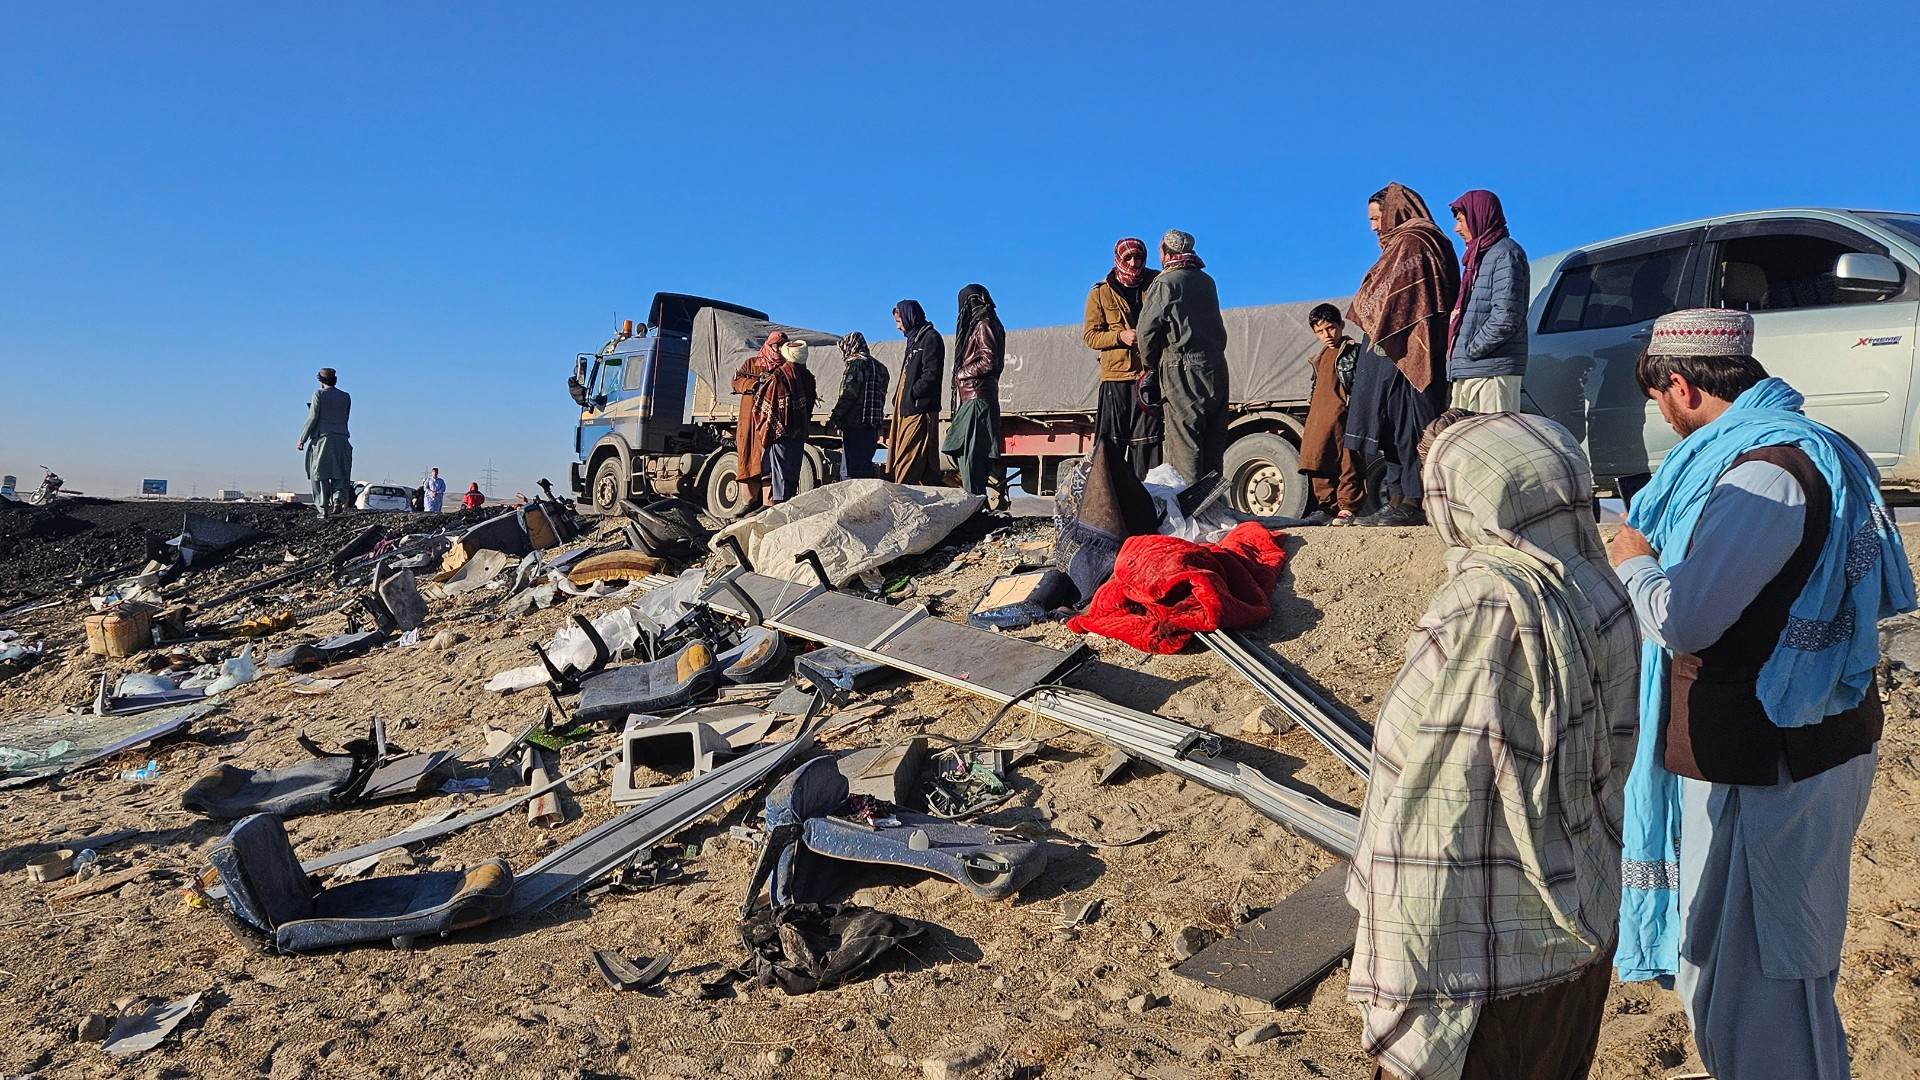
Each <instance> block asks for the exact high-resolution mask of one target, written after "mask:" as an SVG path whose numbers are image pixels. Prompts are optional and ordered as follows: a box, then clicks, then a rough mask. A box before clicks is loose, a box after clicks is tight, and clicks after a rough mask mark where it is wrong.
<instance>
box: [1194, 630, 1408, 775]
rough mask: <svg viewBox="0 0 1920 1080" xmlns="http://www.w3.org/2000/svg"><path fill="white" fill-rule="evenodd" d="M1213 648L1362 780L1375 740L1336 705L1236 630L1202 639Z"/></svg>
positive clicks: (1201, 638) (1212, 632)
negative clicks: (1235, 631)
mask: <svg viewBox="0 0 1920 1080" xmlns="http://www.w3.org/2000/svg"><path fill="white" fill-rule="evenodd" d="M1199 637H1200V640H1201V641H1203V642H1205V643H1206V646H1207V648H1209V649H1212V650H1213V651H1214V652H1215V653H1217V654H1218V655H1219V656H1220V658H1221V659H1222V660H1225V661H1226V662H1227V666H1228V667H1231V668H1232V669H1233V670H1235V671H1237V672H1239V673H1240V675H1241V676H1242V677H1243V678H1245V679H1246V680H1247V681H1248V682H1250V683H1252V684H1253V685H1254V688H1255V689H1256V690H1259V691H1260V692H1261V693H1262V694H1265V695H1266V696H1267V699H1268V700H1269V701H1272V702H1273V703H1274V704H1275V705H1276V706H1278V707H1279V708H1280V711H1281V712H1284V713H1286V714H1287V715H1288V716H1289V717H1292V718H1293V721H1294V722H1295V723H1297V724H1299V725H1300V726H1301V727H1303V728H1305V729H1307V734H1309V735H1312V736H1313V737H1314V738H1316V739H1318V740H1320V742H1321V744H1322V745H1324V746H1325V747H1326V748H1327V749H1329V750H1331V751H1333V755H1334V756H1335V757H1337V758H1339V759H1340V760H1341V761H1342V762H1345V763H1346V766H1347V768H1349V769H1352V770H1353V771H1354V772H1355V773H1357V774H1358V775H1359V776H1360V777H1361V778H1362V779H1364V778H1365V777H1366V775H1367V769H1368V767H1369V764H1370V762H1371V759H1372V757H1373V737H1372V735H1371V734H1369V733H1368V732H1367V731H1365V730H1364V729H1363V728H1361V727H1360V726H1359V725H1358V724H1355V723H1354V722H1353V721H1352V720H1350V719H1348V718H1347V715H1346V714H1345V713H1343V712H1341V711H1340V710H1339V709H1338V708H1336V707H1334V705H1333V703H1332V702H1330V701H1328V700H1327V699H1325V698H1323V697H1321V696H1320V695H1319V693H1317V692H1316V691H1314V690H1313V689H1311V688H1310V687H1308V686H1306V685H1305V684H1304V683H1303V682H1302V681H1301V680H1300V679H1299V677H1298V676H1296V675H1295V674H1294V673H1293V672H1291V671H1289V670H1288V669H1287V668H1286V667H1285V666H1283V665H1282V664H1281V662H1280V661H1279V659H1277V658H1276V657H1275V656H1274V655H1273V654H1272V653H1270V652H1268V651H1267V650H1265V649H1263V648H1261V647H1260V646H1258V645H1255V644H1252V643H1250V642H1248V641H1247V640H1246V639H1245V638H1243V637H1241V636H1240V635H1239V634H1236V633H1234V632H1233V631H1230V630H1215V631H1211V632H1207V633H1202V634H1200V635H1199Z"/></svg>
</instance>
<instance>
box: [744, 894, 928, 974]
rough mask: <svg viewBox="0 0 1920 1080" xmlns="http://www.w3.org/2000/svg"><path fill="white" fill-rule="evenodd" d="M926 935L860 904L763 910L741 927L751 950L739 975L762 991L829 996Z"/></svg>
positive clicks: (922, 927) (915, 923) (914, 923)
mask: <svg viewBox="0 0 1920 1080" xmlns="http://www.w3.org/2000/svg"><path fill="white" fill-rule="evenodd" d="M926 930H927V924H925V923H923V922H920V921H919V920H917V919H909V918H907V917H905V916H903V915H892V914H889V913H887V912H884V911H875V910H874V909H872V908H868V907H861V906H860V905H858V904H790V905H788V906H786V907H783V908H773V907H763V908H760V909H758V910H757V911H755V912H753V913H752V914H751V915H748V916H747V917H746V919H745V920H743V921H742V922H741V923H740V940H741V942H742V943H743V944H745V945H746V947H747V962H746V963H745V964H743V965H742V966H741V970H742V972H743V973H744V974H747V975H749V976H751V977H752V978H753V980H754V981H755V982H756V983H758V984H759V985H761V986H778V987H779V988H780V989H782V990H785V991H786V992H787V993H789V994H810V993H812V992H814V991H815V990H831V989H832V988H834V987H836V986H839V985H841V984H842V983H846V982H851V981H853V979H854V978H855V977H857V976H859V975H860V974H861V973H863V972H865V971H866V970H867V969H868V968H869V967H872V966H873V964H874V962H875V961H877V960H879V959H880V958H881V957H883V956H885V955H886V954H887V953H889V952H891V951H893V949H894V948H895V947H896V946H901V945H905V944H907V943H908V942H911V941H914V940H917V939H918V938H920V937H921V936H922V935H923V934H925V933H926Z"/></svg>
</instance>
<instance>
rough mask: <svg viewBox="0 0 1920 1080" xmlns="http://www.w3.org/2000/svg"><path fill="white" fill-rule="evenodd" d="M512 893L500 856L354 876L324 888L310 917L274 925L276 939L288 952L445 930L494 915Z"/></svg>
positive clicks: (509, 873)
mask: <svg viewBox="0 0 1920 1080" xmlns="http://www.w3.org/2000/svg"><path fill="white" fill-rule="evenodd" d="M512 898H513V870H512V869H511V868H510V867H509V866H508V865H507V863H506V860H504V859H488V860H487V861H486V862H483V863H481V864H479V865H478V866H475V867H473V868H471V869H468V870H465V871H458V870H450V871H437V872H433V873H425V874H402V875H398V876H395V877H384V878H373V879H371V880H368V881H353V882H348V883H347V884H345V885H340V886H337V887H335V888H331V889H328V890H326V891H325V892H322V893H321V894H320V895H319V896H318V897H317V898H316V899H315V901H314V904H313V908H312V911H311V913H310V914H309V915H308V917H306V918H303V919H298V920H295V921H291V922H286V923H282V924H280V925H279V926H278V927H276V928H275V930H274V944H275V945H276V946H278V947H279V948H280V949H282V950H284V951H286V952H313V951H315V950H318V949H327V948H335V947H338V946H342V945H360V944H365V943H367V942H373V941H386V940H389V939H391V938H397V937H418V936H422V935H426V934H446V933H450V932H452V931H454V930H464V929H466V928H468V927H471V926H478V925H480V924H481V923H484V922H487V921H489V920H492V919H494V918H496V917H498V916H499V915H501V914H503V913H504V912H505V911H506V910H507V904H508V902H509V901H511V900H512Z"/></svg>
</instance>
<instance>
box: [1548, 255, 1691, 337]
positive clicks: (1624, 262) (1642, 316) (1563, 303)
mask: <svg viewBox="0 0 1920 1080" xmlns="http://www.w3.org/2000/svg"><path fill="white" fill-rule="evenodd" d="M1686 266H1687V248H1686V247H1684V246H1683V247H1674V248H1667V249H1666V250H1664V251H1652V252H1648V253H1646V254H1644V255H1635V256H1632V257H1630V258H1625V259H1615V260H1612V261H1610V262H1596V263H1590V264H1588V265H1586V266H1580V267H1575V268H1574V269H1571V270H1568V271H1566V272H1565V273H1563V274H1561V275H1560V282H1559V284H1557V285H1555V286H1554V289H1553V297H1552V298H1551V299H1550V300H1548V301H1547V311H1546V314H1545V315H1544V316H1543V317H1542V318H1541V320H1540V332H1541V333H1543V334H1562V333H1566V332H1568V331H1570V330H1599V329H1603V328H1605V327H1609V326H1631V325H1632V324H1634V323H1641V322H1646V321H1647V320H1649V319H1653V318H1657V317H1659V316H1661V315H1665V314H1666V313H1667V312H1669V311H1675V310H1678V309H1679V307H1680V280H1681V277H1682V275H1683V274H1684V273H1685V271H1686Z"/></svg>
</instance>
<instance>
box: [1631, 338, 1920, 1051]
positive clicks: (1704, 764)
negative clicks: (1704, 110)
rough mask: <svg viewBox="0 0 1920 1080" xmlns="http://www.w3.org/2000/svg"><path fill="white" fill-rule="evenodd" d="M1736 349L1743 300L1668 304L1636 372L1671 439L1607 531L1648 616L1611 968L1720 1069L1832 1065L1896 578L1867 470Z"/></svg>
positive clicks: (1898, 597)
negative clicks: (1669, 980) (1668, 1015)
mask: <svg viewBox="0 0 1920 1080" xmlns="http://www.w3.org/2000/svg"><path fill="white" fill-rule="evenodd" d="M1752 354H1753V319H1752V318H1751V317H1750V316H1748V315H1747V314H1746V313H1744V312H1739V311H1724V310H1694V311H1681V312H1675V313H1674V314H1671V315H1665V316H1662V317H1661V318H1660V319H1658V320H1656V321H1655V322H1654V324H1653V333H1652V337H1651V340H1650V341H1649V343H1648V345H1647V350H1646V353H1645V354H1644V355H1643V356H1641V358H1640V362H1639V365H1638V368H1637V369H1636V372H1635V375H1636V377H1637V379H1638V380H1639V383H1640V387H1641V389H1643V390H1644V391H1645V392H1646V394H1647V396H1648V397H1651V398H1652V399H1653V400H1654V402H1655V403H1656V404H1657V405H1658V406H1659V409H1660V414H1661V416H1662V417H1664V418H1665V419H1666V421H1667V423H1668V424H1670V425H1671V426H1672V427H1673V429H1674V430H1675V431H1676V432H1678V433H1679V434H1680V436H1681V441H1680V444H1679V445H1678V446H1676V447H1675V448H1674V449H1673V450H1672V451H1671V452H1669V453H1668V454H1667V456H1666V458H1665V459H1664V460H1663V461H1662V462H1661V463H1660V467H1659V469H1658V470H1657V471H1656V472H1655V473H1654V476H1653V479H1652V481H1650V482H1649V483H1648V485H1647V486H1646V487H1645V488H1644V489H1642V490H1641V491H1640V492H1639V493H1638V494H1637V495H1636V496H1635V497H1634V500H1633V504H1632V507H1631V509H1630V511H1629V513H1628V515H1627V525H1626V527H1623V528H1622V529H1621V530H1620V532H1619V533H1618V534H1616V535H1615V537H1614V539H1613V543H1612V551H1611V554H1612V559H1613V563H1614V566H1615V569H1616V572H1617V573H1618V574H1619V575H1620V578H1621V580H1622V581H1624V582H1625V583H1626V586H1627V592H1628V594H1629V596H1630V597H1631V598H1632V600H1633V606H1634V610H1635V614H1636V615H1637V616H1638V618H1639V621H1640V626H1641V630H1642V632H1643V634H1644V640H1643V642H1642V652H1641V687H1640V722H1641V730H1640V741H1639V747H1638V751H1637V753H1636V756H1635V760H1634V765H1633V771H1632V774H1631V776H1630V777H1629V779H1628V783H1627V809H1626V820H1625V832H1626V837H1625V842H1624V844H1623V847H1622V879H1623V880H1622V884H1623V885H1624V887H1625V888H1624V891H1623V897H1622V902H1621V916H1620V918H1621V927H1620V945H1619V949H1618V952H1617V954H1616V958H1615V964H1616V965H1617V967H1618V968H1619V973H1620V977H1621V978H1622V979H1624V980H1634V979H1650V978H1657V977H1660V976H1663V975H1669V974H1671V975H1674V976H1675V989H1676V990H1678V991H1679V993H1680V996H1681V999H1682V1001H1683V1003H1684V1004H1685V1006H1686V1010H1687V1018H1688V1020H1689V1021H1690V1022H1691V1023H1692V1025H1693V1032H1694V1042H1695V1044H1696V1045H1697V1046H1698V1047H1699V1049H1700V1057H1701V1060H1702V1062H1703V1063H1704V1064H1705V1065H1706V1067H1707V1069H1708V1070H1709V1071H1710V1072H1712V1073H1713V1074H1714V1076H1715V1077H1717V1078H1718V1080H1748V1078H1756V1077H1787V1076H1791V1077H1797V1078H1806V1080H1828V1078H1832V1080H1843V1078H1845V1077H1846V1076H1848V1075H1849V1073H1848V1068H1849V1063H1848V1058H1847V1042H1846V1033H1845V1031H1843V1030H1842V1029H1841V1026H1840V1013H1839V1010H1838V1009H1837V1008H1836V1007H1835V1005H1834V1000H1833V987H1834V981H1835V979H1836V977H1837V976H1838V974H1839V968H1840V943H1841V938H1842V937H1843V936H1844V934H1845V932H1846V915H1847V888H1848V856H1849V854H1850V851H1851V848H1852V842H1853V834H1854V832H1855V831H1856V830H1857V829H1858V828H1859V826H1860V819H1861V817H1862V816H1863V815H1864V814H1865V812H1866V806H1867V798H1868V795H1869V793H1870V791H1871V789H1872V783H1873V771H1874V764H1875V761H1876V758H1877V746H1878V743H1879V739H1880V732H1881V727H1882V714H1881V707H1880V696H1879V688H1878V686H1877V684H1876V682H1875V678H1874V671H1875V668H1876V667H1877V666H1878V664H1879V660H1880V643H1879V631H1878V623H1879V621H1880V620H1881V619H1883V618H1886V617H1887V616H1890V615H1893V614H1896V613H1899V612H1903V611H1912V610H1913V609H1914V606H1915V603H1914V586H1913V577H1912V575H1911V573H1910V572H1909V570H1908V568H1907V559H1906V552H1905V550H1904V549H1903V548H1902V546H1901V543H1900V534H1899V533H1898V532H1897V531H1896V530H1895V529H1894V527H1893V521H1892V518H1891V517H1889V516H1888V514H1887V512H1886V508H1885V505H1884V504H1883V503H1882V502H1881V499H1880V493H1879V478H1878V474H1877V473H1876V472H1875V471H1874V467H1873V465H1872V464H1871V463H1870V462H1868V461H1867V459H1866V457H1865V455H1863V454H1862V453H1861V452H1860V450H1859V448H1858V447H1856V446H1854V445H1853V444H1852V443H1851V442H1849V441H1848V440H1847V439H1846V438H1845V437H1843V436H1841V435H1839V434H1837V433H1835V432H1833V431H1831V430H1829V429H1828V428H1825V427H1822V426H1821V425H1819V424H1816V423H1814V422H1813V421H1811V420H1809V419H1807V418H1806V416H1805V415H1804V414H1803V413H1802V412H1801V405H1802V402H1803V399H1802V397H1801V395H1800V394H1799V393H1798V392H1796V391H1795V390H1794V389H1793V388H1792V387H1790V386H1788V385H1787V384H1786V383H1784V382H1782V381H1780V380H1779V379H1775V378H1770V377H1768V376H1767V373H1766V369H1764V368H1762V367H1761V366H1760V363H1759V361H1757V360H1755V359H1754V358H1753V355H1752Z"/></svg>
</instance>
